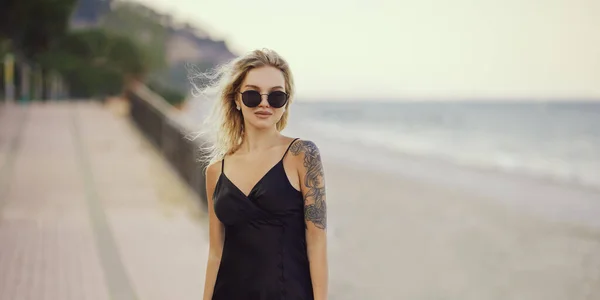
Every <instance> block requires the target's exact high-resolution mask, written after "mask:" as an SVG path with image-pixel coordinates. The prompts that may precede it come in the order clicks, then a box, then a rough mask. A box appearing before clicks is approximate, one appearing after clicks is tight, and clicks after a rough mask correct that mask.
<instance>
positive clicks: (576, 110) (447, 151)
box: [290, 101, 600, 187]
mask: <svg viewBox="0 0 600 300" xmlns="http://www.w3.org/2000/svg"><path fill="white" fill-rule="evenodd" d="M290 123H291V124H292V125H291V126H294V127H295V128H297V129H301V130H302V129H304V130H309V131H310V132H312V133H318V134H319V135H322V136H323V137H324V138H327V140H328V141H340V142H344V143H348V142H350V143H359V144H363V145H370V146H377V147H383V148H385V149H387V150H392V151H396V152H398V153H404V154H410V155H419V156H423V157H432V158H436V159H443V160H447V161H450V162H452V163H457V164H461V165H466V166H473V167H479V168H488V169H489V168H492V169H496V170H499V171H505V172H518V173H523V174H526V175H531V176H537V177H542V178H552V179H556V180H561V181H566V182H570V183H576V184H580V185H585V186H591V187H600V102H596V103H595V102H560V103H557V102H544V103H542V102H493V103H492V102H485V103H482V102H371V101H364V102H350V103H348V102H346V103H340V102H302V101H297V102H296V103H294V105H293V107H292V115H291V120H290Z"/></svg>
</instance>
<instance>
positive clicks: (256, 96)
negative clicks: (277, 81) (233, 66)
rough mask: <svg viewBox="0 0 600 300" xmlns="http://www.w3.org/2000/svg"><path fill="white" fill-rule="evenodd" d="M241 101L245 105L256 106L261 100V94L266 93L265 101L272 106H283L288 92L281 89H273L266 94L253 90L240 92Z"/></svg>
mask: <svg viewBox="0 0 600 300" xmlns="http://www.w3.org/2000/svg"><path fill="white" fill-rule="evenodd" d="M241 94H242V102H243V103H244V105H246V106H247V107H257V106H258V105H259V104H260V102H262V95H267V102H269V105H270V106H272V107H274V108H281V107H283V106H284V105H285V104H286V103H287V101H288V96H289V95H288V94H287V93H286V92H283V91H273V92H270V93H268V94H261V93H260V92H258V91H255V90H248V91H245V92H241Z"/></svg>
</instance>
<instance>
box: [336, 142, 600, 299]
mask: <svg viewBox="0 0 600 300" xmlns="http://www.w3.org/2000/svg"><path fill="white" fill-rule="evenodd" d="M324 152H327V151H324ZM329 157H331V155H330V156H329ZM325 171H326V178H327V199H328V203H329V207H328V211H329V227H330V229H329V232H328V233H329V241H330V242H329V243H330V250H329V255H330V280H331V282H330V290H331V299H335V300H337V299H345V300H350V299H461V300H467V299H474V300H475V299H477V300H480V299H487V300H491V299H503V300H506V299H529V300H533V299H540V300H541V299H543V300H552V299H557V300H559V299H560V300H565V299H569V300H575V299H600V229H598V228H596V227H593V226H586V225H585V224H575V223H568V222H564V221H562V220H557V219H555V218H549V217H547V216H546V215H543V214H535V213H533V212H531V211H527V210H523V209H518V207H515V206H511V205H508V204H504V203H501V202H498V201H496V200H492V199H489V198H486V197H485V196H483V195H481V194H482V193H476V192H473V191H472V190H469V189H467V188H464V187H458V186H456V187H450V186H444V185H441V184H432V183H430V182H427V181H425V180H422V179H415V178H411V177H410V176H407V175H406V174H405V175H404V176H402V175H394V174H390V173H385V172H381V171H377V170H375V169H369V168H365V167H359V166H356V164H350V163H345V164H343V163H339V162H337V161H335V160H334V159H325ZM598 199H599V200H600V198H598ZM599 204H600V201H599ZM599 218H600V216H599Z"/></svg>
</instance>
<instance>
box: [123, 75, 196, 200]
mask: <svg viewBox="0 0 600 300" xmlns="http://www.w3.org/2000/svg"><path fill="white" fill-rule="evenodd" d="M126 97H127V98H128V99H129V103H130V117H131V119H132V120H133V122H134V123H135V124H136V125H137V127H138V128H139V130H140V131H141V132H142V133H143V134H144V135H145V136H146V138H147V139H148V140H149V141H150V142H151V143H152V144H154V146H155V147H156V148H157V149H158V150H159V151H160V152H161V153H162V155H163V156H164V158H165V159H166V160H167V161H168V162H169V163H170V164H171V166H172V167H173V169H175V170H176V171H177V173H179V175H180V176H181V178H182V179H183V180H184V181H185V182H186V183H187V184H188V185H189V186H190V188H191V189H192V190H194V191H195V192H196V193H197V196H198V198H200V199H201V201H202V202H203V203H202V204H203V208H206V203H207V200H206V184H205V176H204V167H205V165H204V164H201V163H200V162H199V161H198V158H199V157H200V155H201V154H202V153H201V152H200V143H199V142H198V141H190V140H189V139H187V138H186V136H187V133H188V131H189V128H186V125H184V122H183V121H182V120H181V118H179V117H178V116H177V114H176V113H175V112H174V111H173V107H172V106H171V105H170V104H168V103H167V102H166V101H165V100H164V99H163V98H162V97H160V96H159V95H157V94H156V93H154V92H152V91H151V90H149V89H148V88H147V87H145V86H144V85H139V86H138V87H136V88H135V89H132V90H129V91H128V92H127V93H126Z"/></svg>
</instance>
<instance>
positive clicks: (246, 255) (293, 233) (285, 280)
mask: <svg viewBox="0 0 600 300" xmlns="http://www.w3.org/2000/svg"><path fill="white" fill-rule="evenodd" d="M294 141H296V140H294ZM294 141H293V142H292V143H290V146H291V145H292V144H293V143H294ZM289 149H290V148H289V147H288V149H287V150H286V151H285V153H284V155H283V157H282V158H281V160H280V161H279V162H278V163H277V164H276V165H275V166H273V167H272V168H271V169H270V170H269V171H268V172H267V173H266V174H265V175H264V176H263V177H262V178H261V179H260V180H259V181H258V182H257V183H256V185H255V186H254V187H253V188H252V190H251V191H250V194H249V195H247V196H246V195H245V194H244V193H243V192H242V191H241V190H240V189H239V188H238V187H237V186H236V185H235V184H234V183H233V182H231V181H230V180H229V178H227V176H226V175H225V173H224V172H223V171H221V175H220V176H219V179H218V180H217V184H216V186H215V192H214V195H213V200H214V209H215V214H216V216H217V218H219V220H220V221H221V222H222V223H223V224H224V227H225V242H224V245H223V255H222V257H221V264H220V266H219V271H218V274H217V280H216V283H215V287H214V292H213V298H212V299H213V300H282V299H287V300H306V299H311V300H312V299H313V289H312V282H311V277H310V269H309V262H308V255H307V251H306V236H305V223H304V201H303V197H302V193H301V192H300V191H298V190H296V189H295V188H294V187H293V186H292V185H291V183H290V182H289V180H288V178H287V176H286V174H285V170H284V167H283V158H285V155H286V154H287V152H288V151H289ZM224 166H225V161H224V160H223V162H222V165H221V170H223V168H224Z"/></svg>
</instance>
